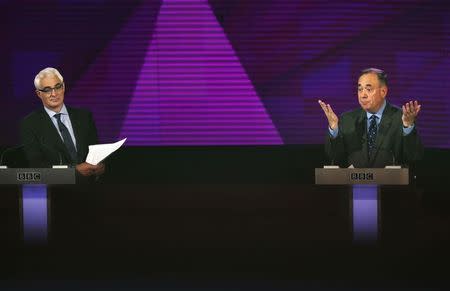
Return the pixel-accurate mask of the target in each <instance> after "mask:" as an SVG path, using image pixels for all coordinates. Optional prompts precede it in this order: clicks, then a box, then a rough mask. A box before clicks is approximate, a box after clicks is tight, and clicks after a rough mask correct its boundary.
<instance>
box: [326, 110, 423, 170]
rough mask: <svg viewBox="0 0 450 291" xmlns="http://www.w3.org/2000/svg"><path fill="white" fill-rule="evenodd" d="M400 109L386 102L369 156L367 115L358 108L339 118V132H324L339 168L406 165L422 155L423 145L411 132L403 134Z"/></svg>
mask: <svg viewBox="0 0 450 291" xmlns="http://www.w3.org/2000/svg"><path fill="white" fill-rule="evenodd" d="M402 127H403V123H402V110H401V109H400V108H398V107H395V106H392V105H390V104H389V103H386V107H385V109H384V112H383V116H382V118H381V122H380V124H379V127H378V133H377V138H376V150H375V154H374V155H373V156H372V157H371V158H370V160H369V156H368V148H367V115H366V112H365V111H364V110H363V109H361V108H359V109H356V110H353V111H350V112H346V113H344V114H342V116H341V117H340V119H339V134H338V136H337V137H336V138H335V139H332V138H331V137H330V134H327V137H326V142H325V151H326V153H327V155H328V157H329V158H330V160H334V161H335V163H336V164H338V165H340V166H341V167H348V166H349V165H353V166H354V167H356V168H382V167H385V166H386V165H392V164H393V160H395V163H396V164H402V165H409V164H411V163H413V162H415V161H417V160H419V159H421V158H422V156H423V146H422V143H421V141H420V138H419V135H418V133H417V124H416V126H415V127H414V129H413V131H412V132H411V133H410V134H409V135H407V136H403V129H402Z"/></svg>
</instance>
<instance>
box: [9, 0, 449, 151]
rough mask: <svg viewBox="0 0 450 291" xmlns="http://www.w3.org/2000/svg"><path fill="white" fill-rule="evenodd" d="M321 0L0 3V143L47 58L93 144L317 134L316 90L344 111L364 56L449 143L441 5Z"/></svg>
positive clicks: (27, 102)
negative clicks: (86, 112)
mask: <svg viewBox="0 0 450 291" xmlns="http://www.w3.org/2000/svg"><path fill="white" fill-rule="evenodd" d="M328 2H329V1H312V0H311V1H296V0H291V1H288V0H277V1H275V0H272V1H242V0H240V1H236V0H233V1H231V0H210V1H206V0H164V1H151V0H145V1H136V0H134V1H133V0H132V1H130V0H127V1H125V0H122V1H117V0H116V1H112V0H103V1H81V0H79V1H77V0H70V1H62V0H59V1H57V0H54V1H0V6H1V7H0V8H1V9H2V10H1V11H3V13H2V18H3V19H2V20H3V23H4V25H3V26H2V27H1V28H0V31H1V37H2V38H1V39H2V45H1V47H0V49H1V55H0V60H1V63H2V64H4V66H3V68H4V69H3V70H2V71H1V73H0V74H1V77H2V80H5V82H6V84H5V86H4V87H3V90H2V99H1V103H0V105H1V106H2V108H3V110H2V114H1V117H0V118H1V119H2V120H1V124H2V129H1V130H2V134H1V136H0V144H2V145H11V144H14V143H17V142H18V141H17V124H18V122H19V121H20V119H21V118H22V117H23V116H24V115H26V114H27V113H28V112H30V111H31V110H32V109H33V108H34V107H36V106H39V100H38V99H37V97H35V95H34V92H33V90H34V88H33V78H34V75H35V74H36V73H37V71H39V70H40V69H42V68H43V67H46V66H54V67H57V68H59V69H60V70H61V71H62V73H63V74H64V77H65V81H66V84H67V92H66V103H67V104H70V105H73V106H83V107H87V108H89V109H90V110H92V111H93V112H94V115H95V119H96V122H97V126H98V129H99V134H100V138H101V141H102V142H112V141H115V140H117V139H118V138H120V137H128V138H129V140H128V145H230V144H232V145H253V144H320V143H322V141H323V136H324V133H325V128H326V120H325V118H324V116H323V114H322V112H321V109H320V107H319V106H318V104H317V99H318V98H321V99H323V100H326V101H327V102H329V103H331V104H332V105H333V106H334V108H335V110H336V111H337V112H338V113H342V112H343V111H346V110H349V109H352V108H354V107H357V106H358V103H357V99H356V78H357V76H358V73H359V71H360V70H361V69H362V68H366V67H372V66H375V67H380V68H383V69H385V70H386V71H387V72H388V75H389V78H390V91H389V96H388V97H389V100H390V101H391V102H392V103H394V104H397V105H400V104H402V103H404V102H405V101H409V100H411V99H417V100H420V101H421V103H422V104H423V108H422V109H423V111H422V112H421V114H420V119H419V121H418V126H419V130H420V134H421V135H422V137H423V139H424V143H425V145H426V146H427V147H438V148H449V147H450V138H449V136H450V129H449V128H450V127H449V126H447V120H446V119H445V117H446V115H447V112H448V110H449V109H450V105H449V104H450V98H449V97H447V94H446V93H447V91H449V90H448V89H449V86H450V85H449V84H450V74H448V73H447V68H449V65H450V52H449V50H448V47H449V45H450V13H449V12H450V9H449V4H447V3H446V2H445V1H412V0H411V1H406V0H405V1H395V2H392V3H389V2H387V1H339V2H333V3H332V4H330V3H328Z"/></svg>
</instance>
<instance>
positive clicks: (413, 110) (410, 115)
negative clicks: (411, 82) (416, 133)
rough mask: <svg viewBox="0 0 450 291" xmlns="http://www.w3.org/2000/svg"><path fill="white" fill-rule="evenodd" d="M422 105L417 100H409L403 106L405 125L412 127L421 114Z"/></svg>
mask: <svg viewBox="0 0 450 291" xmlns="http://www.w3.org/2000/svg"><path fill="white" fill-rule="evenodd" d="M420 108H421V105H420V104H419V102H417V101H414V102H413V101H409V102H407V103H406V104H405V105H403V106H402V111H403V115H402V122H403V126H404V127H410V126H412V125H413V124H414V121H415V120H416V118H417V115H418V114H419V111H420Z"/></svg>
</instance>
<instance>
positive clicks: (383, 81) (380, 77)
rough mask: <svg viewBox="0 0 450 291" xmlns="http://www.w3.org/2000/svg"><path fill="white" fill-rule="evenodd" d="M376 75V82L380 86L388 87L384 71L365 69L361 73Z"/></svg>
mask: <svg viewBox="0 0 450 291" xmlns="http://www.w3.org/2000/svg"><path fill="white" fill-rule="evenodd" d="M370 73H372V74H376V75H377V77H378V81H380V84H381V85H384V86H387V85H388V78H387V74H386V72H385V71H383V70H381V69H377V68H367V69H364V70H362V71H361V75H360V77H361V76H362V75H365V74H370Z"/></svg>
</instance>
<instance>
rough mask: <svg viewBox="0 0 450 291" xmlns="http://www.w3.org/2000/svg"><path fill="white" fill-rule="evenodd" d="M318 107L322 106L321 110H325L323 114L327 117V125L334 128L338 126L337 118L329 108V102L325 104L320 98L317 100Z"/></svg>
mask: <svg viewBox="0 0 450 291" xmlns="http://www.w3.org/2000/svg"><path fill="white" fill-rule="evenodd" d="M319 104H320V107H322V110H323V112H325V115H326V116H327V119H328V126H329V127H330V128H331V129H332V130H335V129H336V128H337V127H338V123H339V118H338V117H337V115H336V114H335V113H334V111H333V109H332V108H331V106H330V104H325V102H323V101H322V100H319Z"/></svg>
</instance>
